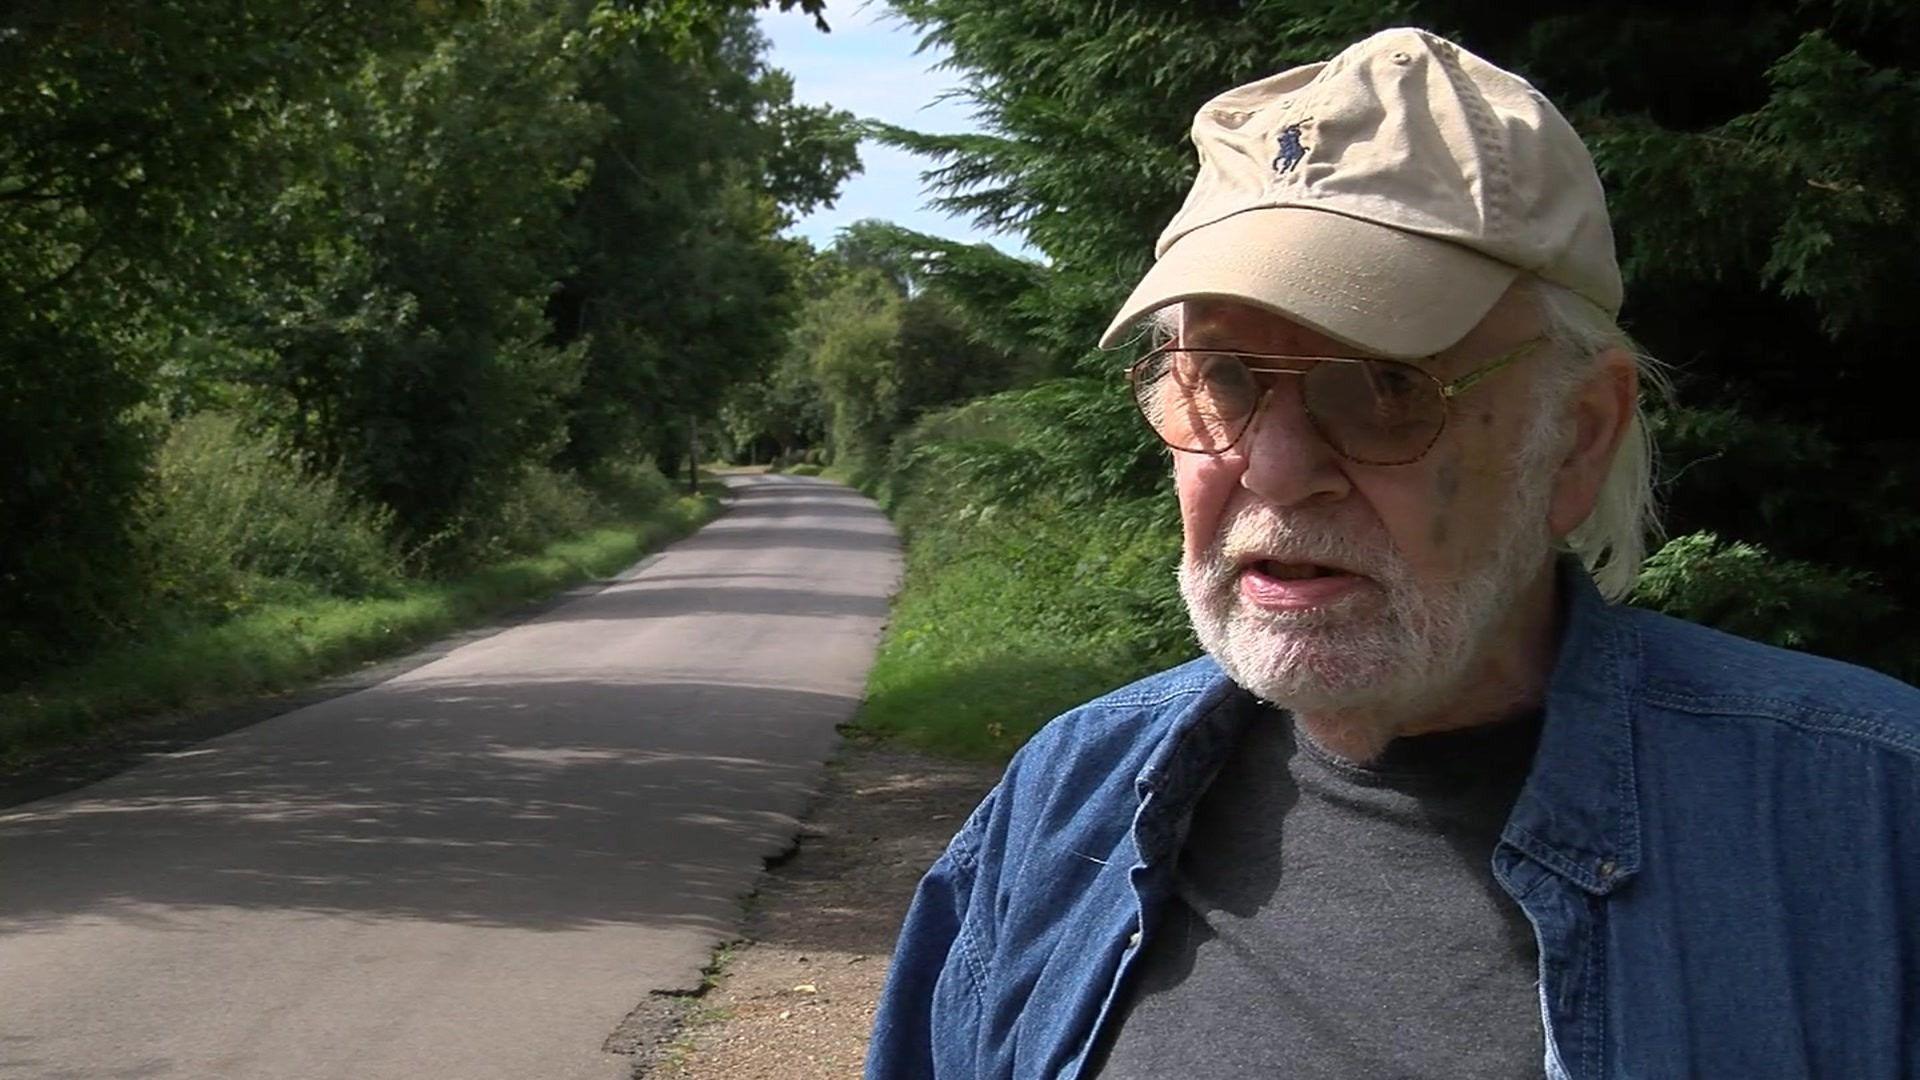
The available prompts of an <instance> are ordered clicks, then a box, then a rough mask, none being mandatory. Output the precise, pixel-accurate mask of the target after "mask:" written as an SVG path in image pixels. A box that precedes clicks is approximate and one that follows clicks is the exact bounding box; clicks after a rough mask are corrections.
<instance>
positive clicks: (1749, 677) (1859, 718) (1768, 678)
mask: <svg viewBox="0 0 1920 1080" xmlns="http://www.w3.org/2000/svg"><path fill="white" fill-rule="evenodd" d="M1622 610H1624V611H1626V612H1629V613H1630V614H1629V616H1628V617H1629V618H1630V620H1631V623H1632V625H1633V626H1634V628H1635V630H1636V636H1637V638H1638V641H1639V645H1640V649H1639V653H1640V655H1639V661H1640V679H1639V684H1640V685H1639V696H1640V698H1641V700H1642V701H1644V702H1646V703H1649V704H1653V705H1656V706H1659V707H1661V708H1665V709H1671V710H1674V711H1677V712H1680V713H1684V714H1695V715H1714V716H1740V717H1748V718H1751V719H1754V720H1759V721H1772V722H1777V723H1782V724H1787V725H1790V726H1793V727H1797V728H1801V729H1806V730H1810V731H1820V732H1829V733H1835V734H1852V735H1857V736H1860V737H1863V738H1868V739H1872V740H1874V741H1877V742H1879V743H1881V744H1883V745H1885V746H1887V747H1889V748H1891V749H1896V750H1901V751H1904V752H1906V753H1908V754H1912V755H1917V756H1920V689H1916V688H1914V687H1912V686H1909V685H1908V684H1906V683H1903V682H1901V681H1900V680H1898V679H1895V678H1892V677H1890V676H1887V675H1884V674H1881V673H1880V672H1877V671H1872V670H1869V669H1867V668H1864V667H1860V666H1858V665H1856V664H1849V663H1845V662H1843V661H1839V660H1832V659H1828V658H1826V657H1821V656H1814V655H1812V654H1810V653H1803V652H1796V651H1794V650H1792V649H1783V648H1779V647H1777V646H1773V645H1767V644H1763V643H1761V642H1758V641H1753V640H1750V639H1748V638H1743V637H1739V636H1737V635H1734V634H1729V633H1726V632H1725V631H1721V630H1715V629H1712V628H1711V627H1706V626H1701V625H1699V624H1698V623H1692V622H1687V621H1684V620H1681V619H1675V618H1672V617H1670V616H1666V615H1661V614H1659V613H1657V612H1652V611H1646V610H1642V609H1637V608H1627V609H1622Z"/></svg>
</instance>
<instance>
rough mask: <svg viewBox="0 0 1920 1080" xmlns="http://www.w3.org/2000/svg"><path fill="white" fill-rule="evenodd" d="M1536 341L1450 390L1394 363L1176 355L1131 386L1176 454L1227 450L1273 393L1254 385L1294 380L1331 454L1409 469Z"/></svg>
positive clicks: (1152, 356)
mask: <svg viewBox="0 0 1920 1080" xmlns="http://www.w3.org/2000/svg"><path fill="white" fill-rule="evenodd" d="M1540 340H1541V339H1540V338H1533V339H1530V340H1528V341H1525V342H1522V343H1521V344H1520V345H1518V346H1516V347H1515V348H1514V349H1512V350H1511V351H1509V352H1506V353H1503V354H1501V355H1500V356H1499V357H1497V358H1495V359H1493V360H1491V361H1489V362H1487V363H1486V364H1483V365H1482V366H1480V367H1478V368H1476V369H1474V370H1473V371H1470V372H1468V373H1466V374H1465V375H1462V376H1460V377H1459V378H1457V379H1453V380H1451V381H1449V382H1441V381H1440V380H1439V379H1438V378H1437V377H1435V376H1434V375H1433V373H1431V372H1429V371H1427V370H1426V369H1424V368H1421V367H1418V366H1415V365H1413V364H1409V363H1404V362H1402V361H1399V360H1378V359H1363V358H1359V357H1351V356H1279V355H1271V354H1266V353H1250V352H1236V351H1233V350H1226V349H1181V348H1172V347H1169V348H1162V349H1155V350H1154V351H1153V352H1150V353H1148V354H1147V355H1146V356H1143V357H1141V358H1140V360H1139V362H1138V363H1136V364H1134V365H1133V367H1131V368H1129V369H1128V371H1127V379H1128V381H1129V382H1131V383H1132V384H1133V400H1134V402H1135V404H1137V405H1139V406H1140V412H1141V414H1142V415H1143V416H1145V417H1146V418H1147V424H1148V425H1149V426H1150V427H1152V428H1153V432H1154V434H1156V435H1158V436H1160V441H1161V442H1164V443H1166V444H1167V445H1168V446H1171V447H1173V448H1174V449H1175V450H1185V451H1188V452H1190V453H1196V454H1222V453H1225V452H1227V451H1228V450H1231V449H1233V447H1234V445H1235V444H1236V443H1238V442H1239V441H1240V439H1241V437H1242V436H1244V435H1246V433H1247V429H1248V428H1250V427H1252V426H1253V418H1254V417H1255V416H1257V415H1259V412H1260V407H1261V405H1262V404H1264V403H1265V401H1266V397H1267V395H1268V394H1269V393H1271V392H1272V385H1271V383H1269V385H1267V386H1264V387H1263V386H1262V385H1261V380H1260V379H1259V378H1258V376H1262V375H1297V376H1299V378H1300V396H1301V400H1302V401H1303V403H1304V404H1305V406H1306V411H1307V419H1308V420H1309V421H1310V422H1311V423H1312V424H1313V427H1314V430H1315V431H1317V432H1319V433H1320V437H1321V438H1323V439H1325V440H1326V441H1327V445H1329V446H1331V447H1333V449H1334V451H1335V452H1336V453H1338V454H1339V455H1340V456H1342V457H1344V458H1346V459H1347V460H1349V461H1352V462H1355V463H1358V464H1361V465H1408V464H1411V463H1413V462H1415V461H1418V460H1420V459H1421V458H1422V457H1425V456H1426V453H1427V451H1429V450H1431V449H1433V444H1434V443H1435V442H1438V441H1439V439H1440V433H1441V432H1442V431H1444V430H1446V426H1447V415H1448V413H1449V411H1450V408H1449V403H1450V402H1451V401H1452V400H1453V399H1454V398H1456V397H1458V396H1459V395H1461V394H1463V393H1465V392H1466V391H1467V390H1468V389H1469V388H1471V387H1472V386H1473V385H1474V384H1475V383H1478V382H1479V381H1480V380H1482V379H1484V378H1486V377H1487V376H1488V375H1491V374H1493V373H1494V372H1496V371H1498V370H1500V369H1501V368H1503V367H1506V366H1507V365H1508V364H1511V363H1513V362H1514V361H1515V360H1518V359H1520V358H1521V357H1522V356H1524V355H1525V354H1526V353H1527V351H1528V350H1529V349H1531V348H1533V346H1535V345H1536V344H1538V343H1539V342H1540ZM1275 365H1279V366H1275Z"/></svg>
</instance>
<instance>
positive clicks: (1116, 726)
mask: <svg viewBox="0 0 1920 1080" xmlns="http://www.w3.org/2000/svg"><path fill="white" fill-rule="evenodd" d="M1225 679H1226V675H1225V674H1224V673H1223V672H1222V671H1221V670H1220V665H1218V664H1216V663H1215V662H1214V660H1213V658H1212V657H1209V656H1201V657H1198V658H1197V659H1193V660H1189V661H1187V662H1186V663H1184V664H1180V665H1178V666H1176V667H1171V668H1167V669H1166V670H1164V671H1158V672H1155V673H1153V674H1152V675H1148V676H1146V677H1144V678H1141V679H1137V680H1135V681H1133V682H1130V683H1128V684H1127V685H1125V686H1122V687H1120V688H1119V689H1117V690H1112V691H1109V692H1107V693H1105V694H1102V695H1100V696H1099V697H1097V698H1094V699H1093V700H1091V701H1088V702H1086V703H1085V704H1083V705H1078V706H1075V707H1074V708H1072V709H1069V710H1067V711H1066V712H1064V713H1061V714H1060V715H1059V716H1056V717H1054V718H1053V719H1052V720H1051V721H1049V722H1048V723H1047V724H1046V726H1044V727H1042V728H1041V729H1040V730H1039V731H1038V732H1037V733H1035V735H1034V736H1033V738H1032V739H1031V740H1029V741H1028V743H1027V745H1026V746H1025V747H1024V748H1023V749H1022V750H1021V755H1022V756H1023V757H1026V758H1028V759H1033V758H1046V759H1057V758H1059V757H1061V756H1063V755H1064V756H1071V757H1087V756H1095V757H1114V758H1119V757H1128V756H1133V755H1134V754H1137V753H1140V752H1141V751H1142V750H1150V749H1151V748H1152V747H1154V746H1157V745H1158V744H1159V743H1160V740H1161V739H1162V738H1164V737H1165V736H1166V734H1167V731H1168V729H1169V728H1170V727H1171V726H1172V725H1173V723H1174V721H1175V720H1176V719H1178V718H1179V717H1180V716H1181V715H1182V714H1183V713H1185V712H1186V710H1187V709H1189V708H1191V707H1192V706H1193V705H1194V703H1195V702H1197V701H1199V700H1200V698H1202V697H1203V696H1205V695H1206V694H1207V692H1208V691H1210V690H1213V689H1215V688H1216V687H1218V686H1219V685H1220V684H1221V683H1222V681H1224V680H1225Z"/></svg>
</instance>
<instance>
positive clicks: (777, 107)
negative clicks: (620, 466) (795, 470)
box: [551, 9, 859, 472]
mask: <svg viewBox="0 0 1920 1080" xmlns="http://www.w3.org/2000/svg"><path fill="white" fill-rule="evenodd" d="M703 25H704V26H705V27H706V30H705V32H704V33H702V34H700V35H695V36H693V37H691V38H688V39H684V40H681V41H679V42H677V43H663V42H661V41H660V40H658V39H656V38H653V37H649V36H647V35H645V34H634V33H614V32H612V31H611V30H606V28H605V27H604V26H603V27H602V29H603V31H605V32H603V33H601V34H600V35H599V36H598V37H597V38H596V39H595V41H594V44H593V48H592V51H591V52H590V54H589V57H588V67H589V71H590V73H589V75H588V77H587V82H586V88H585V93H586V95H587V96H588V98H589V99H591V100H593V101H594V102H596V103H597V104H598V105H599V106H600V107H601V108H602V109H603V110H605V112H606V114H607V116H608V118H609V123H608V126H607V128H606V130H605V131H604V133H603V134H602V136H601V138H600V140H599V142H598V144H597V145H596V146H595V147H594V148H593V151H592V156H593V159H594V168H593V175H592V177H591V179H590V181H589V183H588V185H587V187H586V188H585V190H584V191H583V192H582V193H581V196H580V198H579V199H578V200H577V201H576V203H575V204H574V207H573V209H572V212H571V220H572V224H573V227H574V228H575V229H576V230H577V232H578V233H579V235H580V236H582V238H583V241H584V248H583V251H582V254H581V258H580V261H579V265H578V268H577V270H576V271H575V272H574V273H573V274H571V275H569V277H568V279H567V280H566V282H565V285H564V287H563V289H562V290H561V292H560V294H559V295H558V296H557V297H556V298H555V300H554V303H553V305H552V308H551V312H552V317H553V321H554V324H555V328H556V331H557V333H558V334H559V339H560V340H562V341H580V342H583V343H585V347H586V350H587V352H586V369H585V375H584V379H583V381H582V383H581V385H580V388H579V390H578V391H577V392H576V393H575V394H573V395H572V396H571V397H570V398H569V401H568V441H567V444H566V446H565V449H564V451H563V453H562V455H561V460H562V461H563V462H564V463H565V464H567V465H568V466H570V467H572V468H574V469H575V470H577V471H582V472H589V471H591V470H592V469H593V467H594V466H595V464H596V463H598V462H602V461H608V460H612V459H614V458H616V457H618V456H619V455H620V454H621V453H623V452H627V451H631V450H633V449H635V448H644V449H646V450H649V451H650V452H651V453H652V454H653V455H654V456H655V458H656V460H658V461H659V462H660V463H661V464H662V465H663V466H665V467H669V468H670V467H671V464H672V463H673V462H675V461H677V460H678V459H679V457H680V456H681V454H682V452H683V450H684V448H685V446H686V444H687V425H688V424H690V423H691V422H693V421H695V420H696V419H698V418H703V417H707V416H711V415H714V414H715V412H716V410H717V409H718V407H719V405H720V404H721V401H722V399H723V397H724V395H725V394H726V391H727V389H728V387H729V386H730V385H732V384H734V383H737V382H740V381H742V380H744V379H747V378H750V377H753V376H756V375H758V374H759V373H760V372H761V370H762V369H763V368H764V367H765V365H766V364H767V363H768V362H769V361H770V359H771V358H772V357H774V356H777V355H778V354H779V353H780V351H781V344H780V343H781V341H782V339H783V338H784V335H785V333H786V331H787V328H788V327H789V326H790V325H791V323H792V319H793V317H794V305H795V304H796V303H797V300H798V297H797V296H796V295H795V294H794V293H793V289H792V283H793V281H794V279H795V277H796V275H797V274H799V273H800V272H801V267H802V266H803V265H804V255H803V254H802V252H801V250H800V249H799V248H798V247H797V246H796V242H793V241H783V240H779V239H776V234H777V233H778V231H779V230H780V229H781V228H783V227H785V226H786V225H787V224H788V223H789V222H790V221H791V220H792V216H793V215H794V214H797V213H804V212H806V211H808V210H810V209H812V208H813V207H814V206H817V205H820V204H822V203H825V202H828V201H830V200H831V199H832V197H833V195H834V193H835V192H836V191H837V190H838V188H839V185H840V183H841V182H842V181H843V180H844V179H845V178H846V177H847V176H848V175H850V174H851V173H852V172H853V171H854V170H855V169H857V168H858V165H859V163H858V158H857V157H856V155H855V152H854V146H855V141H856V137H855V134H854V133H853V131H852V130H851V127H850V117H848V116H847V115H846V114H844V113H840V112H836V111H833V110H828V109H822V108H817V107H813V106H804V105H797V104H795V103H794V102H793V101H792V91H793V87H792V82H791V80H790V79H789V78H788V77H787V76H786V75H785V74H784V73H783V72H779V71H775V70H771V69H769V68H768V67H767V66H766V64H765V60H764V56H763V54H764V51H765V47H766V43H765V40H764V39H763V38H761V37H760V35H759V33H758V31H757V30H756V29H755V27H754V26H753V23H752V21H751V19H749V18H748V17H747V15H745V14H744V13H743V12H742V11H740V10H738V9H735V10H732V11H730V12H729V13H726V14H724V15H718V16H715V17H714V18H713V19H712V20H710V21H709V22H708V23H706V24H703Z"/></svg>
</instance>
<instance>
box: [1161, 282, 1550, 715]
mask: <svg viewBox="0 0 1920 1080" xmlns="http://www.w3.org/2000/svg"><path fill="white" fill-rule="evenodd" d="M1538 333H1539V323H1538V318H1537V316H1536V315H1535V313H1534V311H1533V310H1532V307H1531V305H1529V304H1528V303H1526V302H1525V300H1524V298H1523V297H1522V296H1520V295H1519V294H1517V293H1509V294H1508V296H1507V297H1506V298H1504V299H1502V300H1501V302H1500V303H1499V304H1497V305H1496V306H1495V308H1494V310H1493V311H1492V313H1490V314H1489V315H1488V316H1487V318H1486V319H1485V320H1483V321H1482V322H1481V324H1480V325H1479V326H1478V327H1476V328H1475V329H1474V331H1473V332H1472V333H1470V334H1468V335H1467V337H1466V338H1465V339H1464V340H1462V341H1461V342H1460V343H1459V344H1458V345H1456V346H1455V347H1454V348H1451V349H1449V350H1447V351H1446V352H1444V353H1443V354H1442V355H1441V356H1440V357H1439V358H1437V359H1435V360H1433V361H1430V362H1427V363H1425V364H1424V365H1423V366H1426V367H1427V368H1428V370H1430V371H1432V372H1433V373H1434V374H1435V375H1437V376H1439V378H1440V379H1441V380H1443V381H1444V380H1447V379H1451V378H1455V377H1457V376H1459V375H1461V374H1464V373H1466V372H1468V371H1472V370H1474V369H1476V368H1478V367H1480V366H1482V365H1484V364H1485V363H1486V362H1487V361H1488V360H1490V359H1492V358H1494V357H1497V356H1499V355H1501V354H1503V353H1505V352H1507V351H1508V350H1511V349H1513V348H1514V347H1515V346H1518V345H1520V344H1522V343H1524V342H1527V341H1528V340H1529V339H1532V338H1535V337H1536V336H1537V335H1538ZM1179 344H1181V345H1183V346H1187V347H1218V348H1226V349H1234V350H1243V351H1247V352H1262V353H1278V354H1292V355H1332V356H1343V355H1345V356H1351V355H1355V350H1353V349H1352V348H1351V347H1350V346H1344V345H1342V344H1341V343H1339V342H1337V341H1334V340H1332V339H1330V338H1327V337H1325V336H1323V335H1321V334H1318V333H1316V332H1314V331H1312V330H1309V329H1307V328H1305V327H1302V326H1299V325H1297V324H1295V323H1292V322H1290V321H1288V320H1286V319H1284V318H1282V317H1280V316H1277V315H1273V314H1270V313H1267V312H1264V311H1261V310H1259V309H1256V308H1252V307H1248V306H1244V305H1238V304H1231V303H1226V302H1205V303H1188V304H1186V305H1185V306H1184V310H1183V312H1182V319H1181V331H1180V341H1179ZM1535 348H1536V349H1537V350H1538V353H1537V354H1533V353H1530V354H1527V356H1526V357H1525V358H1523V359H1521V360H1519V361H1518V362H1516V363H1514V364H1512V365H1511V366H1508V367H1505V368H1502V369H1501V370H1499V371H1498V372H1496V373H1494V374H1492V375H1491V376H1489V377H1488V378H1487V379H1485V380H1484V381H1482V382H1480V383H1478V384H1476V385H1474V386H1473V387H1472V388H1471V389H1470V390H1468V391H1466V392H1465V393H1464V394H1463V395H1461V396H1460V397H1458V398H1455V399H1454V400H1453V402H1452V403H1451V414H1450V416H1449V418H1448V421H1447V425H1446V429H1445V431H1444V432H1443V433H1442V434H1441V436H1440V438H1439V441H1438V442H1436V443H1435V444H1434V446H1433V448H1432V449H1431V450H1430V451H1428V453H1427V455H1426V456H1425V457H1423V458H1421V459H1420V460H1419V461H1417V462H1414V463H1412V464H1408V465H1396V466H1373V465H1360V464H1356V463H1354V462H1351V461H1348V460H1346V459H1344V458H1342V457H1341V456H1340V455H1339V454H1337V453H1335V452H1334V450H1333V449H1332V448H1331V447H1330V446H1328V445H1327V443H1326V442H1325V440H1323V439H1322V438H1321V437H1320V435H1319V433H1318V432H1317V431H1316V430H1315V428H1314V426H1313V424H1312V423H1311V421H1310V420H1309V419H1308V417H1307V414H1306V412H1305V410H1304V407H1303V405H1302V403H1301V397H1300V389H1299V379H1298V378H1297V377H1294V376H1288V375H1281V376H1277V377H1276V378H1275V382H1274V384H1273V389H1272V391H1271V392H1270V394H1269V396H1268V398H1267V402H1266V407H1265V409H1264V411H1263V412H1262V413H1261V414H1260V415H1259V416H1258V417H1256V418H1255V421H1254V425H1253V427H1252V428H1251V429H1250V430H1249V431H1248V432H1247V433H1246V434H1245V435H1244V436H1243V437H1242V438H1241V440H1240V442H1239V443H1238V444H1237V445H1236V446H1235V447H1234V448H1233V449H1232V450H1230V451H1228V452H1226V453H1224V454H1220V455H1217V456H1210V455H1206V454H1196V453H1186V452H1181V451H1175V452H1174V455H1173V456H1174V475H1175V482H1176V488H1177V490H1178V492H1179V497H1180V509H1181V517H1182V521H1183V525H1184V530H1185V537H1186V543H1185V553H1184V557H1183V559H1182V565H1181V575H1180V576H1181V591H1182V593H1183V594H1184V596H1185V598H1186V601H1187V607H1188V610H1189V612H1190V614H1191V615H1192V618H1193V622H1194V627H1195V630H1196V632H1197V634H1198V635H1199V637H1200V641H1201V644H1202V645H1203V646H1205V647H1206V648H1207V651H1208V652H1210V653H1212V654H1213V655H1214V657H1215V658H1216V659H1218V660H1220V662H1221V663H1222V665H1223V666H1224V667H1225V668H1226V669H1227V672H1228V673H1229V674H1230V675H1232V676H1233V677H1234V679H1235V681H1237V682H1239V683H1240V684H1241V685H1242V686H1245V687H1246V688H1247V689H1249V690H1251V691H1253V692H1254V693H1255V694H1257V695H1259V696H1260V697H1262V698H1264V699H1266V700H1269V701H1273V702H1275V703H1277V704H1280V705H1283V706H1286V707H1289V708H1292V709H1294V710H1296V711H1312V712H1322V713H1339V712H1345V711H1355V710H1360V711H1364V710H1367V709H1369V708H1372V707H1375V706H1377V705H1379V704H1382V703H1389V702H1392V703H1397V704H1398V705H1399V706H1400V707H1401V708H1405V707H1407V705H1408V702H1407V701H1406V699H1407V698H1408V697H1409V695H1423V694H1433V693H1441V692H1445V691H1446V690H1448V689H1449V688H1450V687H1451V686H1452V685H1453V684H1454V683H1456V682H1457V681H1458V680H1459V679H1460V678H1461V677H1462V676H1463V675H1464V674H1465V671H1466V668H1467V666H1468V665H1469V664H1470V663H1472V662H1474V661H1475V660H1476V659H1477V658H1479V656H1480V655H1481V653H1482V650H1483V649H1484V648H1485V647H1486V646H1487V645H1488V643H1489V641H1490V639H1492V638H1493V637H1495V636H1497V634H1498V631H1499V630H1500V622H1501V616H1502V615H1503V614H1504V612H1505V611H1506V609H1507V608H1508V606H1509V604H1510V602H1511V600H1512V599H1513V597H1514V596H1515V594H1517V593H1518V592H1519V591H1521V590H1522V589H1525V588H1528V587H1530V586H1536V585H1538V584H1539V583H1540V581H1541V580H1542V575H1544V574H1546V573H1548V572H1549V569H1550V564H1551V550H1552V538H1551V534H1550V530H1549V526H1548V516H1549V515H1548V506H1549V502H1550V497H1551V494H1552V487H1553V482H1554V464H1553V458H1554V457H1555V453H1556V449H1557V447H1558V446H1559V445H1560V440H1559V438H1558V434H1559V433H1558V432H1557V431H1556V430H1554V425H1551V424H1546V423H1543V422H1541V419H1540V407H1539V403H1538V401H1537V397H1538V393H1537V391H1536V386H1537V383H1538V381H1539V378H1540V376H1541V375H1542V374H1543V368H1542V365H1543V364H1546V363H1552V362H1554V361H1553V360H1551V359H1544V357H1546V356H1547V355H1548V354H1549V353H1550V346H1548V345H1547V344H1546V343H1544V342H1541V343H1540V344H1538V345H1537V346H1535ZM1560 362H1564V361H1560ZM1435 704H1438V703H1435Z"/></svg>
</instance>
